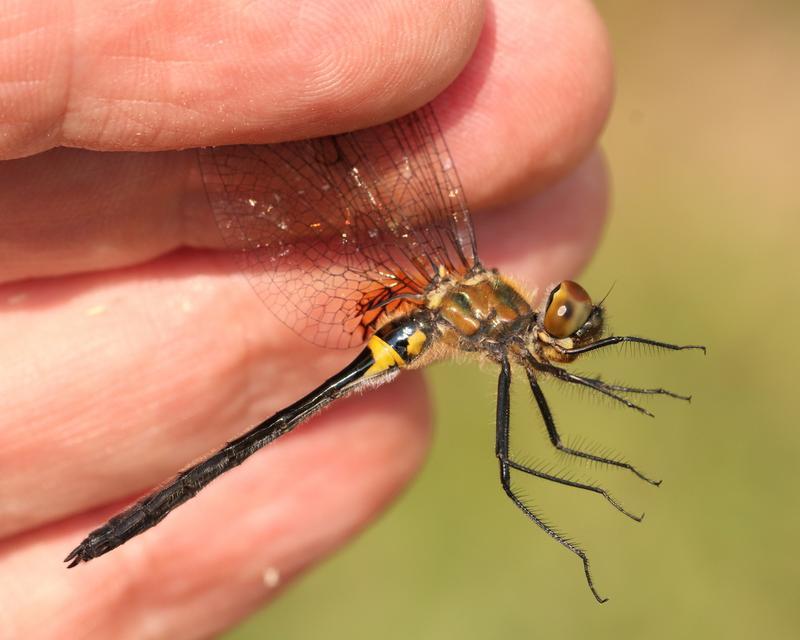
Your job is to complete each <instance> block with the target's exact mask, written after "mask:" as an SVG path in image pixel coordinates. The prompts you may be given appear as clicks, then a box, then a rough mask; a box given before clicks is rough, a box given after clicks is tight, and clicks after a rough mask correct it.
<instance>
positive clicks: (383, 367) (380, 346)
mask: <svg viewBox="0 0 800 640" xmlns="http://www.w3.org/2000/svg"><path fill="white" fill-rule="evenodd" d="M367 347H369V350H370V351H371V352H372V359H373V360H375V363H374V364H373V365H372V366H371V367H370V368H369V369H367V372H366V373H365V374H364V376H374V375H375V374H376V373H381V372H383V371H387V370H388V369H391V368H392V367H399V366H400V365H403V364H405V360H403V359H402V358H401V357H400V354H399V353H397V351H395V350H394V349H393V348H392V347H391V346H390V345H389V344H388V343H387V342H385V341H384V340H381V339H380V338H379V337H378V336H372V337H371V338H370V339H369V342H367Z"/></svg>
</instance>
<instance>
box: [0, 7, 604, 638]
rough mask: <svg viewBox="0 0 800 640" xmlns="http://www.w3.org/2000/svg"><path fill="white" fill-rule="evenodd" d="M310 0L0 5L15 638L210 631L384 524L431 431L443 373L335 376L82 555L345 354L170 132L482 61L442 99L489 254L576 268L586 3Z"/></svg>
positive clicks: (5, 378)
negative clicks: (231, 242) (106, 526)
mask: <svg viewBox="0 0 800 640" xmlns="http://www.w3.org/2000/svg"><path fill="white" fill-rule="evenodd" d="M318 5H319V6H318V7H314V6H312V5H309V4H306V3H296V4H290V3H286V2H262V3H235V2H230V3H224V5H223V6H220V3H208V8H207V9H204V8H203V7H201V6H199V4H198V3H192V5H191V6H189V5H186V3H172V2H161V3H158V4H157V5H151V4H143V5H142V6H136V5H130V4H128V5H125V7H124V9H120V7H119V6H117V5H116V4H115V3H108V5H107V6H106V5H105V4H103V3H100V2H97V1H95V2H86V3H85V5H84V6H81V5H76V4H75V3H71V4H69V3H68V4H59V3H56V4H53V5H50V4H48V5H46V6H45V4H44V3H36V2H31V1H30V0H27V1H26V2H21V3H19V6H18V7H17V8H16V9H13V8H12V9H9V10H8V11H7V15H9V16H12V18H11V19H8V18H7V19H6V20H5V21H4V22H3V25H2V27H0V29H2V30H3V31H4V33H3V32H2V31H0V33H2V35H3V36H4V37H3V38H2V40H0V73H2V74H3V76H4V80H5V82H4V83H3V84H2V85H1V86H2V89H0V104H2V105H3V109H2V110H0V131H2V136H0V157H2V158H4V159H5V160H6V161H5V162H3V163H2V164H0V281H2V282H4V283H5V284H3V285H2V290H0V311H1V313H0V362H2V363H3V367H2V369H0V470H2V476H0V477H1V478H2V479H1V480H0V535H1V536H2V540H1V541H0V571H2V576H3V579H2V582H1V583H0V584H2V585H3V586H2V588H0V589H1V590H0V635H2V636H3V637H6V636H8V637H66V636H69V637H74V636H75V635H78V634H82V635H83V636H85V637H102V638H107V637H115V638H124V637H134V638H141V637H143V636H155V637H170V638H180V637H204V636H209V635H213V634H215V633H218V632H220V631H221V630H223V629H225V628H227V627H229V626H231V625H232V624H235V622H236V621H238V620H240V619H241V618H242V617H243V616H245V615H247V614H248V613H250V612H251V611H252V610H253V609H254V608H256V607H257V606H258V605H260V604H261V603H263V602H264V601H265V600H267V599H269V598H271V597H273V596H274V595H275V594H276V593H277V592H278V591H279V590H280V587H282V586H283V585H285V584H287V583H288V582H289V581H290V580H291V579H292V578H293V577H294V576H295V575H297V574H298V573H299V572H301V571H303V570H305V569H306V568H308V567H310V566H312V565H313V564H314V563H315V562H317V561H319V560H320V559H322V558H323V557H325V555H327V554H328V553H330V552H331V551H332V550H333V549H335V548H337V547H338V546H340V545H341V544H342V543H343V542H344V541H346V540H347V539H349V538H350V537H352V536H353V535H354V534H355V533H356V532H357V531H359V530H360V529H361V528H362V527H363V526H365V525H366V524H367V523H368V522H369V521H370V520H371V519H373V518H374V517H375V515H376V514H377V513H378V512H379V511H380V510H381V509H382V508H383V507H384V506H385V505H386V504H388V503H389V502H390V500H391V499H392V498H393V497H394V496H395V495H396V494H397V493H398V492H399V491H400V490H401V488H402V487H403V486H404V485H405V483H406V482H408V480H409V478H410V477H411V476H412V475H413V473H414V472H415V471H416V469H417V468H418V467H419V465H420V463H421V461H422V459H423V457H424V453H425V450H426V446H427V442H428V412H427V407H426V406H425V402H424V401H422V400H421V398H424V388H423V386H422V381H421V378H420V377H419V376H417V375H416V374H411V373H407V374H404V375H403V376H401V377H400V379H399V380H398V381H397V382H395V383H393V384H392V385H388V386H386V387H382V388H381V389H378V390H376V391H375V392H373V393H370V394H367V395H365V396H363V397H358V398H352V399H347V400H344V401H342V402H340V403H337V404H336V405H335V406H334V407H333V408H331V409H330V410H328V411H326V412H325V413H323V414H322V415H320V416H318V417H316V418H315V419H313V420H312V421H310V422H309V423H308V424H307V425H303V426H301V427H299V428H298V429H297V430H296V431H295V432H294V433H292V434H290V435H289V436H286V437H285V438H282V439H280V440H279V441H278V442H276V443H274V444H272V445H270V446H269V447H268V449H267V450H265V451H264V452H261V453H259V454H258V456H255V457H253V458H252V459H251V460H249V461H248V462H247V463H246V464H245V465H243V466H242V467H241V468H239V469H237V470H235V471H232V472H230V473H228V474H225V475H224V476H223V477H222V478H220V479H219V480H218V481H216V482H215V483H213V484H212V485H211V486H210V487H208V488H207V489H206V490H204V491H203V492H202V494H201V495H200V496H199V497H198V498H197V499H195V500H192V501H191V502H189V503H188V504H186V505H184V506H183V507H181V508H180V509H179V510H178V511H176V512H175V513H174V514H172V515H170V517H169V518H168V519H166V520H165V521H164V522H163V523H161V524H160V525H159V526H158V527H156V528H155V529H152V530H151V531H148V532H147V533H146V534H145V535H143V536H140V537H138V538H136V539H135V540H134V541H131V542H130V543H129V544H126V545H124V546H123V547H121V548H119V549H117V550H115V551H114V552H112V553H111V554H109V555H107V556H104V557H103V558H101V559H98V560H95V561H93V562H91V563H90V564H87V565H84V566H81V567H79V568H76V569H74V570H72V571H66V570H65V569H64V567H63V565H62V564H61V562H60V560H61V559H62V558H63V556H64V555H65V554H66V553H67V552H68V551H69V550H70V549H71V548H72V547H74V546H75V544H77V543H78V542H79V541H80V540H81V539H82V538H83V537H84V535H85V534H86V533H87V532H88V531H89V530H90V529H92V528H94V527H95V526H97V525H99V524H101V523H102V522H104V521H105V520H106V519H107V518H108V517H109V516H110V515H112V514H113V513H114V512H116V511H118V510H119V509H120V508H121V507H122V506H123V505H124V504H126V503H127V502H129V501H130V500H131V497H132V496H134V495H137V494H139V493H141V492H143V491H146V490H147V489H149V488H151V487H152V486H154V485H156V484H158V483H159V482H161V481H162V480H164V479H166V478H168V477H170V476H171V475H172V474H174V473H175V471H177V470H178V469H180V468H181V467H182V466H184V465H185V464H186V463H187V462H189V461H191V460H192V459H194V458H196V457H198V456H200V455H202V454H203V453H204V452H207V451H209V450H211V449H214V448H215V447H218V446H219V445H221V444H222V443H224V442H225V441H226V440H228V439H230V438H231V437H233V436H234V435H235V434H237V433H239V432H241V431H243V430H244V429H246V428H247V427H249V426H250V425H252V424H254V423H255V422H257V421H259V420H260V419H262V418H264V417H265V416H267V415H269V414H271V413H272V412H273V411H275V410H276V409H279V408H281V406H283V405H285V404H287V403H289V402H291V401H293V400H294V399H296V398H297V397H299V396H300V395H302V394H303V393H305V392H306V391H308V390H309V389H310V388H311V387H313V386H315V385H316V384H318V383H319V382H320V381H322V380H323V379H324V378H325V377H326V376H328V375H330V374H331V373H333V372H334V371H336V370H337V367H339V366H341V365H343V364H344V363H345V362H346V361H347V360H348V358H349V357H351V354H349V353H342V352H337V351H322V350H319V349H317V348H315V347H313V346H311V345H309V344H306V343H304V342H303V341H301V340H300V339H299V338H298V339H295V338H294V337H293V334H291V332H289V331H288V329H286V328H285V327H283V326H282V325H281V324H280V323H279V322H278V321H277V320H275V319H274V318H272V317H271V315H270V314H269V313H268V312H267V311H266V310H265V309H264V307H263V305H262V303H261V302H260V300H259V299H258V298H257V296H255V295H254V294H253V291H252V290H251V289H250V288H249V286H248V285H247V284H246V283H245V282H244V280H243V279H242V278H240V277H237V276H236V274H235V272H234V271H232V270H231V267H230V265H229V261H227V260H224V259H221V258H220V256H219V255H218V254H217V253H216V252H214V251H212V249H217V248H220V243H221V241H220V240H219V238H218V234H217V233H216V231H215V230H214V229H213V228H211V229H209V228H208V226H207V225H205V224H204V222H203V220H205V219H207V218H208V216H207V215H206V208H207V204H206V202H205V198H204V195H203V193H202V187H201V185H200V184H199V182H198V181H197V172H196V166H195V155H194V153H193V152H191V151H188V152H179V151H170V149H177V148H186V147H196V146H202V145H211V144H226V143H241V142H252V143H260V142H271V141H276V140H283V139H290V138H299V137H304V136H309V135H322V134H324V133H329V132H332V131H334V130H335V131H341V130H347V129H353V128H357V127H362V126H367V125H370V124H374V123H377V122H380V121H385V120H388V119H390V118H392V117H395V116H397V115H400V114H402V113H404V112H406V111H408V110H410V109H413V108H415V107H418V106H420V105H422V104H424V103H425V102H427V101H428V100H429V99H431V98H432V97H434V96H435V95H437V94H439V93H440V92H441V91H442V90H444V89H445V87H446V86H447V85H448V83H450V82H451V81H452V80H453V78H454V77H455V76H456V75H457V74H458V72H459V71H460V70H461V68H462V66H464V65H465V64H466V67H465V68H464V71H463V73H462V74H461V75H460V76H458V79H457V80H455V82H454V83H453V84H452V85H451V86H449V87H448V88H447V89H446V90H445V91H444V93H443V94H442V95H441V96H439V97H438V98H437V99H436V102H435V110H436V113H437V115H438V118H439V121H440V123H441V125H442V128H443V131H444V135H445V138H446V140H447V142H448V145H449V147H450V150H451V152H452V155H453V158H454V160H455V162H456V165H457V168H458V171H459V174H460V177H461V180H462V183H463V186H464V190H465V192H466V195H467V197H468V201H469V202H470V206H471V208H472V209H473V214H474V217H473V219H474V221H475V226H476V235H477V239H478V244H479V249H480V253H481V258H482V260H483V262H484V263H485V264H486V265H487V266H496V267H499V268H501V269H502V270H503V272H505V273H509V274H511V275H514V276H516V277H517V278H518V279H519V280H520V281H522V282H525V283H528V284H530V285H531V287H533V286H534V285H535V284H545V283H547V282H551V281H553V280H559V279H562V278H564V277H567V276H569V275H570V274H572V273H574V272H575V271H576V270H577V269H579V267H580V266H581V265H582V264H583V263H584V262H585V260H586V259H587V258H588V256H589V254H590V252H591V250H592V248H593V246H594V244H595V242H596V241H597V238H598V234H599V230H600V227H601V224H602V218H603V213H604V208H605V195H606V192H605V189H606V186H605V175H604V172H603V167H602V162H601V161H600V160H599V158H598V156H597V155H596V154H595V153H593V152H592V149H593V147H594V145H595V143H596V137H597V135H598V132H599V130H600V128H601V126H602V123H603V121H604V119H605V117H606V112H607V108H608V105H609V100H610V93H611V90H610V85H611V82H610V64H609V55H608V49H607V43H606V40H605V34H604V32H603V30H602V27H601V25H600V24H599V23H598V21H597V18H596V16H595V14H594V12H593V9H592V8H591V5H589V4H588V3H584V2H580V1H578V0H570V1H567V2H561V3H558V4H557V5H555V6H554V5H552V4H551V3H544V2H540V1H539V0H519V1H518V2H510V1H509V2H504V3H500V2H497V3H494V4H491V5H490V6H489V7H488V11H487V12H486V13H485V14H484V11H485V9H484V6H483V5H482V4H481V3H479V2H477V1H475V2H472V3H465V2H452V3H449V4H447V5H446V8H443V6H442V5H441V4H440V5H438V7H437V8H435V9H432V8H431V4H430V3H425V2H418V1H416V0H406V1H405V2H402V3H399V2H389V1H381V2H373V3H355V2H352V0H340V1H339V2H319V3H318ZM67 7H69V11H70V13H68V12H67V11H68V10H67ZM347 7H353V8H352V9H351V10H349V11H348V10H347ZM484 15H485V20H486V22H485V24H484V25H483V27H482V28H481V21H482V19H483V18H484ZM481 29H482V30H481ZM478 38H480V39H479V40H478V43H477V48H476V49H475V51H474V54H472V57H471V58H470V54H471V53H472V50H473V46H474V45H475V41H476V39H478ZM468 59H469V61H468V62H467V60H468ZM57 146H69V147H76V148H74V149H63V148H62V149H55V148H54V149H52V150H50V151H48V149H50V148H51V147H57ZM85 149H93V150H94V151H86V150H85ZM97 151H119V152H122V151H149V152H152V153H147V154H144V153H115V154H103V153H97ZM32 154H36V155H32ZM24 156H28V157H24ZM265 576H266V580H265ZM276 577H277V578H278V579H279V585H278V586H277V587H276V586H274V585H272V586H270V585H271V584H272V583H271V580H272V579H274V578H276ZM265 582H267V583H270V585H266V584H265Z"/></svg>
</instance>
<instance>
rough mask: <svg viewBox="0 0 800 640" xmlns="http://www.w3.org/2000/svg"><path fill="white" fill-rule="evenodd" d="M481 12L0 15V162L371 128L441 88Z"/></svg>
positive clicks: (205, 7)
mask: <svg viewBox="0 0 800 640" xmlns="http://www.w3.org/2000/svg"><path fill="white" fill-rule="evenodd" d="M13 5H16V6H13ZM483 13H484V9H483V5H482V3H481V2H480V1H479V0H473V1H471V2H463V1H461V2H455V1H453V2H447V3H430V2H424V1H423V0H404V1H402V2H400V1H397V0H381V1H380V2H374V1H373V2H363V1H359V0H335V1H331V0H327V1H324V2H323V1H320V2H298V1H293V2H287V1H286V0H263V1H262V2H242V1H241V0H227V1H226V2H222V3H220V2H210V1H206V2H193V3H186V2H180V1H179V0H167V1H163V2H159V3H155V4H154V3H143V2H130V3H125V4H120V3H118V2H103V1H102V0H83V2H77V3H71V4H70V5H67V6H64V5H63V3H53V2H45V1H44V0H34V1H31V0H22V1H20V2H16V3H12V6H11V7H7V8H6V10H5V14H6V16H10V19H8V20H4V22H3V24H2V26H0V36H3V37H0V74H2V76H3V77H2V79H3V83H2V86H3V94H0V100H2V102H3V104H4V105H7V107H6V108H4V109H3V111H2V116H0V140H2V144H0V158H11V157H20V156H22V155H29V154H32V153H36V152H39V151H43V150H45V149H49V148H51V147H54V146H59V145H62V146H70V147H84V148H90V149H100V150H123V149H136V150H142V151H152V150H159V149H176V148H182V147H187V146H199V145H204V144H223V143H232V142H238V141H243V140H249V139H252V138H253V136H256V137H258V138H260V141H261V142H274V141H277V140H281V139H286V138H287V137H313V136H317V135H321V134H323V133H325V132H328V131H330V130H331V129H339V130H347V129H355V128H359V127H362V126H366V125H368V124H374V123H375V122H377V121H378V120H380V119H390V118H392V117H394V116H397V115H399V114H400V113H403V112H404V111H410V110H412V109H414V108H415V107H417V106H419V105H421V104H423V103H425V102H426V101H428V100H430V99H431V98H432V97H433V96H434V95H436V94H437V93H439V92H440V91H441V90H442V89H443V88H444V87H445V86H447V84H449V83H450V82H451V81H452V80H453V78H455V76H456V75H457V74H458V72H459V71H460V69H461V67H463V65H464V63H465V62H466V61H467V59H468V58H469V55H470V53H471V51H472V49H473V46H474V43H475V40H476V39H477V36H478V33H479V32H480V26H481V21H482V19H483Z"/></svg>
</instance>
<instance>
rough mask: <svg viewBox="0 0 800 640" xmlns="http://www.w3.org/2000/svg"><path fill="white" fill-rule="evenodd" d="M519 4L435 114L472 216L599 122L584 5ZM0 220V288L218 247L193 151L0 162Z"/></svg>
mask: <svg viewBox="0 0 800 640" xmlns="http://www.w3.org/2000/svg"><path fill="white" fill-rule="evenodd" d="M530 4H531V3H528V2H518V3H513V2H508V3H504V4H502V5H500V6H497V7H494V9H493V12H490V13H489V16H488V18H487V26H486V29H485V31H484V35H483V37H482V40H481V42H480V44H479V46H478V50H477V52H476V56H475V57H474V58H473V60H472V61H471V63H470V65H469V66H468V68H467V70H466V71H465V73H464V74H462V76H461V77H460V78H459V79H458V80H457V81H456V82H455V83H454V84H453V85H452V86H451V87H450V88H449V89H448V91H447V92H446V93H445V95H444V96H442V98H441V99H440V100H438V101H437V103H436V105H435V108H436V111H437V114H438V117H439V119H440V120H441V122H442V125H443V128H444V135H445V138H446V140H447V143H448V145H449V147H450V150H451V152H452V155H453V159H454V161H455V165H456V167H457V168H458V171H459V175H460V177H461V180H462V183H463V187H464V189H465V192H466V195H467V197H468V201H469V203H470V206H471V207H472V208H473V210H477V209H480V208H481V207H485V206H488V205H493V206H496V205H501V204H505V203H508V202H511V201H513V200H515V199H519V198H520V197H523V196H526V195H531V194H533V193H535V192H536V191H537V190H540V189H541V188H543V186H545V185H546V184H548V183H549V182H551V181H552V180H555V179H557V178H558V177H559V176H561V175H565V174H566V173H568V172H569V171H570V170H571V169H572V168H573V167H574V166H575V164H576V163H577V162H579V161H580V159H581V158H582V157H584V156H585V155H586V153H587V149H589V148H591V146H592V145H593V144H594V141H595V139H596V136H597V135H598V133H599V130H600V128H601V126H602V122H603V121H604V119H605V117H606V113H607V111H608V103H609V100H610V95H611V86H610V85H611V81H610V61H609V55H608V46H607V43H606V38H605V32H604V31H603V29H602V25H601V24H600V22H599V21H598V20H597V17H596V15H595V13H594V11H593V9H592V8H591V6H590V5H588V4H586V3H584V2H581V1H578V0H568V1H566V2H560V3H557V4H556V5H548V7H549V8H548V9H547V11H543V10H541V9H540V10H539V11H534V10H532V9H531V6H530ZM536 6H538V4H537V3H533V7H534V8H535V7H536ZM564 34H566V36H568V37H566V36H565V35H564ZM565 79H566V80H565ZM0 211H2V212H3V216H2V217H0V281H8V280H12V279H22V278H30V277H41V276H48V275H60V274H65V273H74V272H78V271H85V270H92V269H103V268H112V267H120V266H126V265H131V264H138V263H141V262H143V261H145V260H148V259H150V258H152V257H153V256H157V255H161V254H163V253H166V252H168V251H170V250H172V249H174V248H176V247H179V246H182V245H189V246H196V247H208V246H219V244H220V242H221V240H220V237H219V233H218V232H217V231H216V230H215V229H214V228H213V221H212V218H211V216H210V214H208V211H207V203H206V199H205V195H204V192H203V189H202V185H201V184H200V182H199V180H198V176H197V174H196V158H195V156H194V153H193V152H186V153H179V154H176V153H164V154H104V155H98V154H90V153H86V152H78V151H74V150H55V151H52V152H49V153H47V154H42V155H39V156H35V157H32V158H26V159H24V160H18V161H14V162H7V163H5V164H4V165H1V166H0ZM209 225H211V226H209Z"/></svg>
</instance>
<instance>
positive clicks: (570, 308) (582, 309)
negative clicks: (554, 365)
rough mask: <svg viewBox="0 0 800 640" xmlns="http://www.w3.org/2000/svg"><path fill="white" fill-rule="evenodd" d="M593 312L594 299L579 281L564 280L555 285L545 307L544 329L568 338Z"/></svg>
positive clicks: (556, 335)
mask: <svg viewBox="0 0 800 640" xmlns="http://www.w3.org/2000/svg"><path fill="white" fill-rule="evenodd" d="M591 312H592V299H591V298H590V297H589V294H588V293H586V290H585V289H584V288H583V287H582V286H581V285H579V284H578V283H577V282H572V280H564V282H562V283H561V284H559V285H558V286H557V287H555V288H554V289H553V290H552V291H551V292H550V296H549V297H548V299H547V305H546V306H545V308H544V322H543V326H544V330H545V331H547V333H549V334H550V335H551V336H553V337H554V338H567V337H569V336H571V335H573V334H574V333H575V332H576V331H578V329H580V328H581V327H582V326H583V325H584V324H585V323H586V321H587V320H588V319H589V314H590V313H591Z"/></svg>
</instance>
